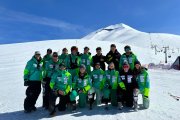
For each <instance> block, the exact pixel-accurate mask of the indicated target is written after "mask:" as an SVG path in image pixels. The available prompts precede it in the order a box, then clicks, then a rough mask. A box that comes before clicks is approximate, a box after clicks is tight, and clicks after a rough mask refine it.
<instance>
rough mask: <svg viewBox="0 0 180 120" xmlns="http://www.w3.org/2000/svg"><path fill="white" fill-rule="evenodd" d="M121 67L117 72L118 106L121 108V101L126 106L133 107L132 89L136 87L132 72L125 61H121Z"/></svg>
mask: <svg viewBox="0 0 180 120" xmlns="http://www.w3.org/2000/svg"><path fill="white" fill-rule="evenodd" d="M122 67H123V69H122V70H121V71H120V72H119V74H120V79H119V80H120V81H119V86H120V88H119V89H118V107H119V109H120V110H121V109H122V107H123V103H125V105H126V106H127V107H133V101H134V99H133V91H134V90H135V89H136V88H138V85H137V81H136V78H135V76H134V72H133V71H132V70H131V69H130V66H129V64H128V63H127V62H125V63H123V66H122Z"/></svg>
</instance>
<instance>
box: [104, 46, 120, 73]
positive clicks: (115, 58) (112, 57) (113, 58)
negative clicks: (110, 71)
mask: <svg viewBox="0 0 180 120" xmlns="http://www.w3.org/2000/svg"><path fill="white" fill-rule="evenodd" d="M120 57H121V54H120V53H119V52H118V50H117V49H116V45H115V44H111V49H110V51H109V53H108V54H107V55H106V63H107V64H110V63H111V62H113V63H114V65H115V70H117V71H118V70H119V60H120Z"/></svg>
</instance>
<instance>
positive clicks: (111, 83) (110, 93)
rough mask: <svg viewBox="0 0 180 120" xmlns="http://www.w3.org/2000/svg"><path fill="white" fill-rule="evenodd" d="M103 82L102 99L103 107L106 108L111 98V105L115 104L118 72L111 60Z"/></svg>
mask: <svg viewBox="0 0 180 120" xmlns="http://www.w3.org/2000/svg"><path fill="white" fill-rule="evenodd" d="M104 77H105V82H104V89H103V99H104V102H105V109H106V110H108V101H109V99H111V105H112V106H117V105H118V103H117V87H118V81H119V72H118V71H117V70H116V69H115V65H114V63H113V62H111V63H110V64H109V66H108V70H106V71H105V75H104Z"/></svg>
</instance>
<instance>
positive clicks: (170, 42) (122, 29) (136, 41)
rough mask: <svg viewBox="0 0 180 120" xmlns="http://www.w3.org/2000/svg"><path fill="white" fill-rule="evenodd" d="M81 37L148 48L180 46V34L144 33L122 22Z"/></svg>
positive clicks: (173, 47) (174, 47)
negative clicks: (153, 46) (154, 46)
mask: <svg viewBox="0 0 180 120" xmlns="http://www.w3.org/2000/svg"><path fill="white" fill-rule="evenodd" d="M82 39H87V40H100V41H115V42H119V43H124V44H130V45H135V46H138V47H144V48H147V47H148V48H150V47H151V44H153V45H158V47H159V48H161V47H163V46H169V47H170V48H171V49H176V48H180V36H178V35H173V34H165V33H145V32H141V31H138V30H136V29H134V28H132V27H129V26H128V25H125V24H123V23H120V24H116V25H111V26H108V27H105V28H101V29H99V30H97V31H95V32H92V33H90V34H89V35H87V36H85V37H83V38H82Z"/></svg>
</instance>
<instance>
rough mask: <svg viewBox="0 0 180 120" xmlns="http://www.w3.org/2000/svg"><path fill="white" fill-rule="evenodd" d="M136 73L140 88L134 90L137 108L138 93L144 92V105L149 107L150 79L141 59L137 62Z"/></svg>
mask: <svg viewBox="0 0 180 120" xmlns="http://www.w3.org/2000/svg"><path fill="white" fill-rule="evenodd" d="M134 71H135V75H136V80H137V82H138V89H135V90H134V104H135V105H134V106H135V109H137V107H138V105H137V104H138V103H137V102H138V94H142V97H143V107H144V108H145V109H147V108H149V103H150V100H149V92H150V80H149V75H148V72H147V70H146V68H144V67H142V66H141V63H140V62H139V61H136V62H135V70H134Z"/></svg>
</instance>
